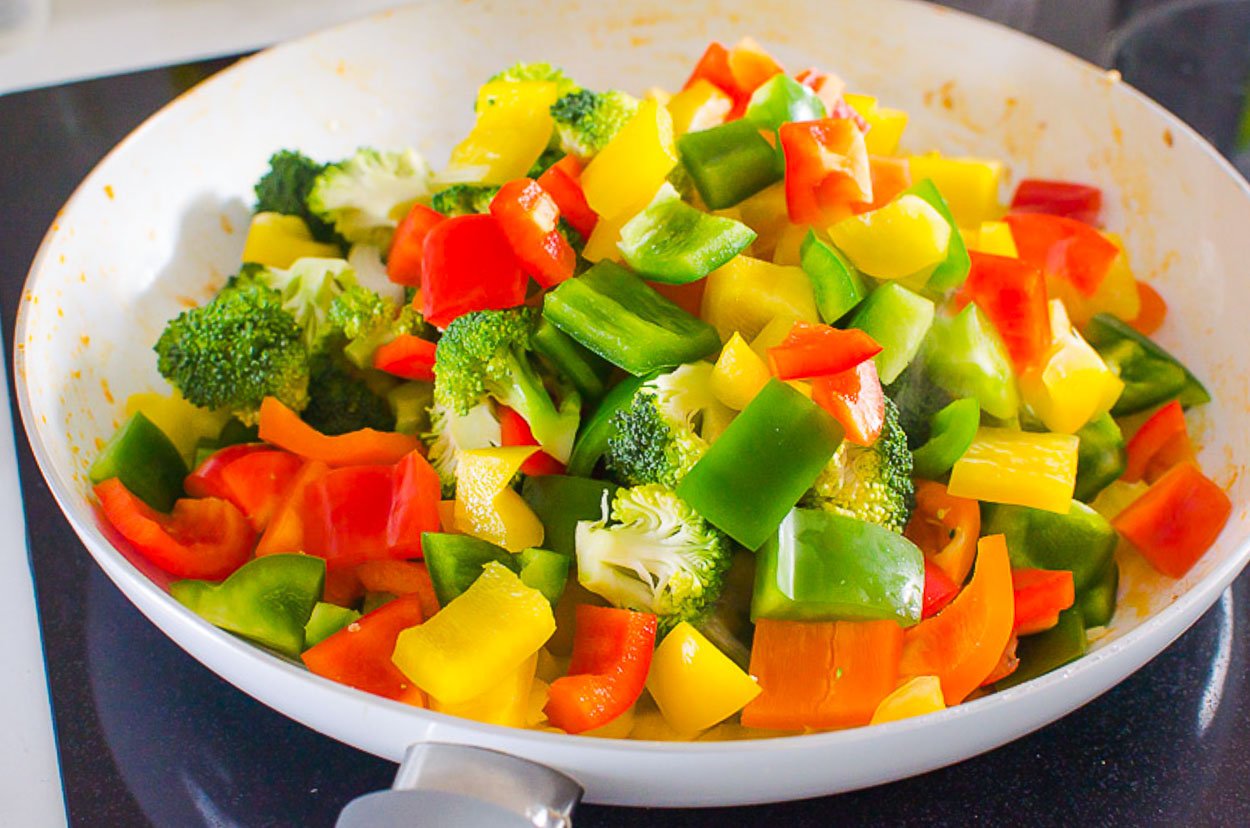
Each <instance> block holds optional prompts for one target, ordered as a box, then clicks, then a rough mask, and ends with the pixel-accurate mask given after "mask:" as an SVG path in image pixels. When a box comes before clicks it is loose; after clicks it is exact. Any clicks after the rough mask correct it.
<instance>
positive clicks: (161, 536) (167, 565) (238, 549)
mask: <svg viewBox="0 0 1250 828" xmlns="http://www.w3.org/2000/svg"><path fill="white" fill-rule="evenodd" d="M95 495H96V497H97V498H99V500H100V508H101V509H102V510H103V512H104V517H105V519H106V520H108V522H109V523H110V524H112V526H113V528H114V529H116V530H117V532H118V533H119V534H120V535H121V536H122V537H123V538H125V539H126V540H127V541H129V542H130V545H131V546H132V547H134V549H135V551H136V552H138V553H139V554H140V555H142V556H143V557H144V559H146V560H147V561H148V562H149V563H151V564H153V565H155V566H157V567H159V568H160V569H162V570H163V571H165V572H167V573H169V574H170V575H172V576H174V577H175V578H204V579H206V580H210V581H219V580H221V579H222V578H225V577H226V576H227V575H229V574H230V573H231V572H234V571H235V570H236V569H238V568H239V567H240V566H242V565H243V564H244V563H246V562H247V560H248V558H250V557H251V556H252V547H253V546H254V545H255V543H256V533H255V532H253V531H252V527H251V524H249V523H248V521H247V518H246V517H244V515H243V513H242V512H240V511H239V510H238V509H237V508H236V507H235V506H234V504H233V503H231V502H230V501H228V500H222V499H220V498H216V497H208V498H196V499H192V498H183V499H181V500H179V501H178V502H176V503H175V504H174V510H173V512H172V513H171V514H168V515H163V514H161V513H160V512H157V511H156V510H155V509H153V508H152V507H150V506H148V505H147V504H146V503H144V502H143V501H142V500H140V499H139V498H137V497H135V496H134V495H133V494H131V493H130V490H129V489H127V488H126V487H125V486H124V485H122V482H121V481H120V480H118V479H117V478H115V477H114V478H112V479H109V480H105V481H104V482H103V483H100V484H98V485H97V486H96V487H95Z"/></svg>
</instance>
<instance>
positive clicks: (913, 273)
mask: <svg viewBox="0 0 1250 828" xmlns="http://www.w3.org/2000/svg"><path fill="white" fill-rule="evenodd" d="M951 233H952V230H951V227H950V225H949V224H947V223H946V220H945V219H944V218H943V217H942V214H941V213H939V212H938V211H937V210H935V209H934V208H933V207H932V206H930V205H929V203H928V202H927V201H925V200H924V199H922V198H920V197H919V196H915V195H903V196H900V197H899V198H897V199H895V200H894V201H891V202H890V203H889V204H886V205H885V206H884V207H881V208H880V209H878V210H873V211H872V212H870V213H862V214H860V215H857V216H851V217H850V218H846V219H843V220H842V221H840V222H838V223H837V224H835V225H833V226H832V227H830V228H829V237H830V238H831V239H832V240H833V243H834V244H836V245H837V246H838V249H839V250H841V251H842V252H843V253H845V254H846V255H847V258H849V259H850V260H851V262H852V263H854V265H855V267H856V268H858V269H859V270H861V271H863V272H864V273H867V274H868V275H869V276H875V277H876V278H878V279H904V278H908V277H913V278H919V279H923V280H925V281H927V280H928V276H929V273H931V272H932V269H933V268H934V267H936V266H937V265H938V264H939V263H940V262H943V261H945V259H946V253H947V248H948V247H949V245H950V238H951Z"/></svg>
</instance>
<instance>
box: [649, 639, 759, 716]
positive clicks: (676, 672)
mask: <svg viewBox="0 0 1250 828" xmlns="http://www.w3.org/2000/svg"><path fill="white" fill-rule="evenodd" d="M647 689H648V690H650V691H651V696H652V697H653V698H654V699H655V703H656V704H657V705H659V707H660V712H661V713H663V714H664V718H665V719H667V720H668V723H669V724H671V725H672V726H673V729H674V730H676V731H678V732H681V733H695V732H697V731H700V730H706V729H707V728H709V727H711V726H712V725H714V724H717V723H719V722H721V721H724V720H725V719H728V718H729V717H730V716H732V715H733V714H735V713H737V712H738V711H739V710H741V709H742V708H743V707H745V706H746V704H747V702H749V701H751V699H753V698H755V697H756V696H758V695H759V694H760V686H759V684H757V683H756V681H755V680H754V679H753V678H751V677H750V676H749V675H747V674H746V673H745V672H744V671H743V670H742V668H741V667H739V666H738V665H737V664H734V663H733V661H731V660H730V658H729V656H727V655H725V654H724V653H722V652H721V651H720V650H718V649H716V646H715V645H713V644H712V642H710V641H708V640H707V639H706V638H704V637H703V634H702V633H700V632H699V631H698V630H696V629H695V628H694V627H693V626H691V625H690V624H689V623H687V622H685V621H683V622H681V623H680V624H678V625H677V626H676V627H674V628H673V629H672V631H671V632H670V633H669V634H668V635H666V636H665V637H664V640H663V641H662V642H661V643H660V646H659V647H657V648H656V650H655V655H653V656H652V657H651V670H650V672H648V673H647Z"/></svg>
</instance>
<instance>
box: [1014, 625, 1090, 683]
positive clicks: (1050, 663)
mask: <svg viewBox="0 0 1250 828" xmlns="http://www.w3.org/2000/svg"><path fill="white" fill-rule="evenodd" d="M1086 643H1087V640H1086V637H1085V621H1084V620H1083V619H1082V618H1081V611H1080V610H1079V609H1076V608H1075V607H1073V608H1072V609H1067V610H1064V611H1063V612H1061V613H1059V623H1058V624H1056V625H1055V626H1053V627H1051V628H1050V629H1049V630H1046V631H1045V632H1041V633H1038V634H1037V635H1026V636H1023V637H1022V638H1021V639H1020V644H1019V645H1018V646H1017V647H1016V655H1017V656H1018V657H1019V658H1020V666H1019V667H1017V668H1016V671H1015V672H1014V673H1012V674H1011V675H1009V676H1007V677H1006V678H1004V679H1003V680H1002V681H999V682H996V683H995V685H994V686H995V688H996V689H998V690H1006V689H1007V688H1008V687H1015V686H1016V685H1017V684H1023V683H1024V682H1026V681H1030V680H1032V679H1035V678H1037V677H1038V676H1043V675H1045V674H1046V673H1049V672H1050V671H1051V670H1057V669H1059V668H1060V667H1062V666H1063V665H1065V664H1068V663H1070V662H1073V661H1076V660H1077V659H1078V658H1080V657H1081V656H1083V655H1085V646H1086Z"/></svg>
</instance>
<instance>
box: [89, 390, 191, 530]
mask: <svg viewBox="0 0 1250 828" xmlns="http://www.w3.org/2000/svg"><path fill="white" fill-rule="evenodd" d="M87 475H88V477H89V478H90V479H91V482H92V483H103V482H104V481H105V480H110V479H112V478H114V477H116V478H118V479H119V480H121V482H122V485H124V486H125V487H126V488H127V489H129V490H130V492H131V493H132V494H134V496H135V497H137V498H139V499H140V500H142V501H143V502H144V503H146V504H148V505H149V506H151V507H152V508H153V509H155V510H156V511H158V512H169V511H170V510H171V509H173V508H174V502H175V501H177V500H178V498H180V497H182V494H183V491H182V481H183V480H185V479H186V477H187V463H186V461H185V460H183V459H182V455H181V454H180V453H179V452H178V448H177V447H176V446H175V445H174V443H173V441H172V440H170V439H169V437H167V436H166V435H165V432H163V431H161V430H160V428H159V427H158V426H157V425H156V424H155V423H153V422H152V421H151V420H149V419H148V418H147V417H146V416H144V415H143V412H141V411H136V412H135V413H134V414H132V415H130V418H129V419H127V420H126V422H124V423H122V427H121V428H119V429H117V433H116V434H114V435H113V438H112V439H111V440H109V441H108V443H107V444H106V445H105V446H104V450H103V451H101V452H100V456H99V457H97V458H96V461H95V462H94V463H92V464H91V470H90V471H89V472H88V473H87Z"/></svg>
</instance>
